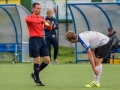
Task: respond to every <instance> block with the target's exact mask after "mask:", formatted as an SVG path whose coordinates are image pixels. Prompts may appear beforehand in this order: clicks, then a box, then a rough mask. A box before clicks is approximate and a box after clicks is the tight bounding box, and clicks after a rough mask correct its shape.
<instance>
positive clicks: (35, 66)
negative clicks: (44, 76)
mask: <svg viewBox="0 0 120 90" xmlns="http://www.w3.org/2000/svg"><path fill="white" fill-rule="evenodd" d="M34 74H35V76H36V80H37V81H40V78H39V64H35V63H34Z"/></svg>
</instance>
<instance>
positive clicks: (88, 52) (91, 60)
mask: <svg viewBox="0 0 120 90" xmlns="http://www.w3.org/2000/svg"><path fill="white" fill-rule="evenodd" d="M87 54H88V58H89V59H90V62H91V66H92V69H93V71H94V73H95V74H96V75H98V71H97V70H96V68H95V62H94V59H95V58H94V55H93V51H92V50H91V49H90V48H89V49H88V51H87Z"/></svg>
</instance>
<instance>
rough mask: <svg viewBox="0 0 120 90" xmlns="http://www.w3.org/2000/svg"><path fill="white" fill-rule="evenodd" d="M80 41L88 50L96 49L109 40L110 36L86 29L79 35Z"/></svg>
mask: <svg viewBox="0 0 120 90" xmlns="http://www.w3.org/2000/svg"><path fill="white" fill-rule="evenodd" d="M78 41H79V42H80V43H81V44H82V45H83V47H84V48H85V49H86V51H87V50H88V49H89V48H91V49H95V48H98V47H100V46H103V45H105V44H107V43H108V42H109V38H108V37H107V36H105V35H104V34H102V33H99V32H97V31H85V32H82V33H80V34H79V35H78Z"/></svg>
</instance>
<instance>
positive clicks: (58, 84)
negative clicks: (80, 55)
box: [0, 63, 120, 90]
mask: <svg viewBox="0 0 120 90" xmlns="http://www.w3.org/2000/svg"><path fill="white" fill-rule="evenodd" d="M32 67H33V63H17V64H12V63H8V64H4V63H2V64H0V90H120V65H109V64H104V65H103V73H102V77H101V87H99V88H86V87H84V85H85V84H87V83H89V82H90V81H91V80H93V73H92V69H91V66H90V64H61V65H49V66H48V67H47V68H45V69H44V70H43V71H42V72H41V73H40V76H41V80H42V82H43V83H44V84H45V85H46V86H45V87H38V86H36V85H35V83H34V82H33V80H32V79H31V78H30V76H29V75H30V73H31V72H32V70H33V68H32Z"/></svg>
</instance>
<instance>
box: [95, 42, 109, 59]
mask: <svg viewBox="0 0 120 90" xmlns="http://www.w3.org/2000/svg"><path fill="white" fill-rule="evenodd" d="M110 46H111V41H109V42H108V43H107V44H105V45H103V46H100V47H99V48H96V49H95V56H96V57H97V58H104V57H105V56H106V55H107V53H108V51H109V48H110Z"/></svg>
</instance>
